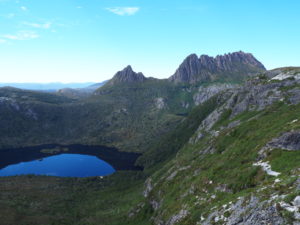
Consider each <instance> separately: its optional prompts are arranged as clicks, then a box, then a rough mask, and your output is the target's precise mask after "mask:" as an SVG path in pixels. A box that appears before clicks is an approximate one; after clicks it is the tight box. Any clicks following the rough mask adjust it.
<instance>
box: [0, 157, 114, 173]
mask: <svg viewBox="0 0 300 225" xmlns="http://www.w3.org/2000/svg"><path fill="white" fill-rule="evenodd" d="M114 172H115V169H114V168H113V167H112V166H111V165H109V164H108V163H107V162H105V161H103V160H101V159H99V158H97V157H96V156H90V155H82V154H60V155H55V156H49V157H46V158H43V159H39V160H33V161H30V162H21V163H18V164H14V165H10V166H7V167H5V168H3V169H1V170H0V176H14V175H25V174H35V175H48V176H59V177H91V176H106V175H109V174H112V173H114Z"/></svg>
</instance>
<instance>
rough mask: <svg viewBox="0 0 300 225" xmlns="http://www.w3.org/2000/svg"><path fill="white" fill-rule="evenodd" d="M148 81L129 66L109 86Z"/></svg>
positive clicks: (118, 73) (117, 74)
mask: <svg viewBox="0 0 300 225" xmlns="http://www.w3.org/2000/svg"><path fill="white" fill-rule="evenodd" d="M146 79H147V78H146V77H145V76H144V75H143V73H136V72H134V71H133V70H132V68H131V66H127V67H126V68H124V69H123V70H122V71H119V72H117V73H116V74H115V76H114V77H113V78H112V79H111V80H110V81H109V82H108V84H111V85H112V84H117V83H135V82H143V81H145V80H146Z"/></svg>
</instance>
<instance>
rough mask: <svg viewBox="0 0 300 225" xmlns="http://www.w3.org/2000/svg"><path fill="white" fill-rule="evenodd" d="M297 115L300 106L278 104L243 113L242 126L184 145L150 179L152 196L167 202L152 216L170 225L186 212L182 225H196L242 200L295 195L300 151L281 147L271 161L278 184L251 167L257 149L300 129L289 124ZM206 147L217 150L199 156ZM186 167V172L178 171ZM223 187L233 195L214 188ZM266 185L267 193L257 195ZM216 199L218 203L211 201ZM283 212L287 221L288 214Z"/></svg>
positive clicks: (258, 169)
mask: <svg viewBox="0 0 300 225" xmlns="http://www.w3.org/2000/svg"><path fill="white" fill-rule="evenodd" d="M299 111H300V105H297V106H292V105H287V104H284V103H276V104H274V105H272V106H271V107H269V108H268V109H266V110H264V111H263V112H246V113H243V114H242V115H239V116H238V117H237V118H235V119H240V120H241V121H242V123H241V125H239V126H238V127H236V128H232V129H226V130H224V131H222V132H221V134H220V135H219V136H218V137H216V138H213V137H211V136H208V137H206V138H204V139H202V140H201V141H199V142H198V143H197V144H196V145H191V144H186V145H185V146H184V147H183V148H182V149H181V150H180V152H179V153H178V154H177V155H176V157H175V158H174V159H173V160H171V161H169V163H167V164H166V165H165V166H164V167H163V168H162V169H160V170H158V171H157V172H156V173H155V174H154V175H153V176H152V178H153V180H154V181H153V183H155V188H154V191H153V192H152V195H151V196H150V197H149V198H150V199H157V200H160V199H163V201H162V205H161V208H160V210H159V211H156V212H154V216H157V217H159V218H161V219H163V220H164V221H167V220H168V219H169V218H170V217H171V216H172V215H175V214H176V213H178V212H179V211H180V210H181V209H187V210H188V211H189V214H190V215H189V216H188V217H187V218H186V219H185V220H184V221H182V222H181V223H180V224H196V222H197V221H200V218H201V216H203V217H204V218H205V217H206V216H207V215H208V213H209V212H211V209H212V208H213V207H216V208H217V209H218V208H221V206H222V205H223V204H228V202H229V201H235V200H236V199H237V197H239V196H250V195H251V194H253V193H255V192H258V193H257V196H259V197H261V198H262V199H269V198H270V196H271V195H275V194H278V195H284V194H286V195H288V196H295V195H296V194H297V191H296V189H295V187H293V183H294V182H295V180H296V178H297V176H299V175H300V174H299V171H298V170H297V168H299V162H300V152H299V151H296V152H288V151H284V150H280V149H277V150H274V151H272V152H271V153H270V154H269V156H268V157H267V159H266V161H270V164H271V166H272V169H273V170H275V171H278V172H280V173H281V175H280V176H279V177H278V178H279V179H280V180H281V181H280V182H279V183H275V184H274V180H275V178H274V177H272V176H268V175H266V174H265V172H263V171H262V170H261V169H260V167H254V166H253V163H254V162H255V161H256V158H257V156H258V151H259V150H260V149H261V148H262V147H263V146H265V144H266V143H267V142H268V141H270V140H271V139H272V138H274V137H277V136H278V135H280V133H282V132H284V131H289V130H293V129H298V130H299V128H300V122H299V121H298V122H295V123H291V121H293V120H295V119H298V120H299V119H300V117H299ZM278 118H280V120H278ZM211 141H212V142H211ZM208 143H212V145H213V146H214V147H215V149H216V152H215V153H213V154H208V155H203V154H201V151H202V150H204V149H205V148H207V144H208ZM187 166H188V167H187ZM185 167H187V168H188V169H184V170H182V171H180V170H178V169H179V168H185ZM176 170H177V175H176V176H175V177H174V178H173V179H169V180H168V179H166V177H168V176H170V174H172V173H173V172H174V171H176ZM195 174H196V175H195ZM222 185H223V186H224V185H226V187H227V188H228V190H231V191H232V193H227V192H221V191H218V190H216V189H215V188H216V187H220V186H222ZM264 186H265V187H267V189H265V190H264V191H259V190H260V188H262V187H264ZM189 190H190V192H189ZM298 194H299V193H298ZM213 195H215V198H214V199H213V198H211V196H213ZM201 198H203V199H202V200H199V199H201ZM290 200H292V198H291V199H290ZM278 201H279V200H278ZM208 203H209V204H208ZM282 214H283V215H284V216H285V217H287V220H288V221H289V219H290V218H289V217H288V216H287V215H286V212H285V211H284V210H283V211H282ZM227 216H229V215H227ZM137 220H139V217H137ZM133 224H134V223H133ZM221 224H222V223H221Z"/></svg>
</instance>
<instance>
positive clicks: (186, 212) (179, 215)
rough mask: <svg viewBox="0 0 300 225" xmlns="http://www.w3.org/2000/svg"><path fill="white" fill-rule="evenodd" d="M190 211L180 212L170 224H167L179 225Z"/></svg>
mask: <svg viewBox="0 0 300 225" xmlns="http://www.w3.org/2000/svg"><path fill="white" fill-rule="evenodd" d="M188 213H189V212H188V211H187V210H184V209H182V210H180V212H179V213H178V214H176V215H174V216H172V217H171V218H170V219H169V220H168V222H167V223H166V225H173V224H175V223H178V222H179V221H181V220H182V219H184V218H185V217H186V216H187V215H188Z"/></svg>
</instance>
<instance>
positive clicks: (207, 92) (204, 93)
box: [193, 84, 237, 105]
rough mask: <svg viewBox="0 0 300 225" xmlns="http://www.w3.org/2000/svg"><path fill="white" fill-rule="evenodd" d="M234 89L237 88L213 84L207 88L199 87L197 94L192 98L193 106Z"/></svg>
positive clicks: (231, 85)
mask: <svg viewBox="0 0 300 225" xmlns="http://www.w3.org/2000/svg"><path fill="white" fill-rule="evenodd" d="M235 87H237V86H236V85H233V84H214V85H210V86H208V87H203V86H201V87H199V89H198V91H197V93H196V94H194V96H193V99H194V103H195V105H200V104H202V103H204V102H206V101H207V100H208V99H210V98H211V97H213V96H215V95H216V94H218V93H220V92H222V91H225V90H228V89H232V88H235Z"/></svg>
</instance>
